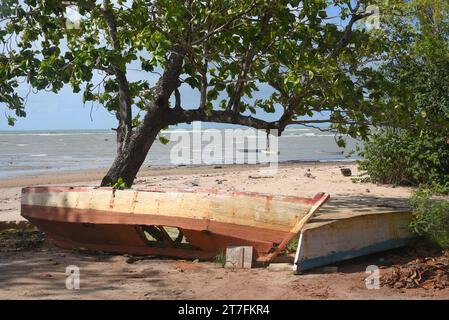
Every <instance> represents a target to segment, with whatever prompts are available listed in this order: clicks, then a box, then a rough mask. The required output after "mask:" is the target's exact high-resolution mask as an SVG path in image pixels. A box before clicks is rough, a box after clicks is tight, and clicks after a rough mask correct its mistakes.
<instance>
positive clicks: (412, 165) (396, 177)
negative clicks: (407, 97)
mask: <svg viewBox="0 0 449 320" xmlns="http://www.w3.org/2000/svg"><path fill="white" fill-rule="evenodd" d="M448 137H449V135H445V134H440V133H438V132H434V131H432V130H421V131H418V132H416V131H412V130H403V129H393V128H386V129H383V130H380V131H378V132H376V133H374V134H373V135H372V136H371V138H370V139H369V140H368V141H367V142H365V145H364V149H363V151H362V152H361V154H362V156H363V160H361V161H359V169H360V170H361V171H362V172H363V173H362V181H365V182H373V183H382V184H394V185H401V186H421V187H426V188H428V189H431V190H434V191H435V192H437V193H449V144H448V143H447V140H448Z"/></svg>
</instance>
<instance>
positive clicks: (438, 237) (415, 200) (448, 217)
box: [410, 189, 449, 249]
mask: <svg viewBox="0 0 449 320" xmlns="http://www.w3.org/2000/svg"><path fill="white" fill-rule="evenodd" d="M410 203H411V206H412V208H413V218H412V222H411V224H410V227H411V228H412V230H413V231H414V232H415V233H416V234H418V235H420V236H423V237H426V238H427V239H429V240H430V241H432V242H433V243H435V244H437V245H438V246H440V247H441V248H443V249H449V201H448V200H447V199H444V198H442V197H439V198H438V197H435V196H434V195H433V192H432V191H429V190H426V189H418V190H417V191H416V192H415V193H414V194H413V196H412V197H411V199H410Z"/></svg>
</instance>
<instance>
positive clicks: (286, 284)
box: [0, 162, 449, 299]
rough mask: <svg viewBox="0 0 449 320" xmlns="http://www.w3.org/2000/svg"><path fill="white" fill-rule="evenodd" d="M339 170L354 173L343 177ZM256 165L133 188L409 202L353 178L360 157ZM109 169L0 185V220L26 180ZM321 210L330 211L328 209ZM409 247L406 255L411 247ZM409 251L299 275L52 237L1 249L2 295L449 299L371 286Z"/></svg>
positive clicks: (57, 180)
mask: <svg viewBox="0 0 449 320" xmlns="http://www.w3.org/2000/svg"><path fill="white" fill-rule="evenodd" d="M341 167H347V168H350V169H351V171H352V173H353V176H352V177H344V176H343V175H342V174H341V172H340V169H341ZM259 169H260V167H258V166H210V167H175V168H160V167H151V168H145V169H144V170H142V172H141V173H140V174H139V175H138V178H137V180H136V184H135V186H134V187H135V188H141V187H167V188H169V187H177V188H183V187H185V188H216V189H221V190H228V191H230V190H239V191H256V192H265V193H273V194H286V195H297V196H307V197H309V196H313V195H314V194H316V193H317V192H320V191H325V192H328V193H330V194H331V197H332V198H333V199H338V198H345V197H346V198H347V197H350V198H351V199H357V198H358V199H364V198H366V197H369V198H371V199H376V198H383V199H384V198H388V199H398V200H399V201H406V199H407V197H408V195H409V193H410V191H411V189H409V188H403V187H394V186H378V185H374V184H367V183H354V182H353V178H354V177H356V176H357V175H358V171H357V165H356V163H353V162H351V163H342V162H335V163H318V162H310V163H289V164H281V165H280V166H279V170H278V172H277V173H276V174H275V175H274V176H272V177H263V178H262V177H261V176H260V174H259ZM103 173H104V170H91V171H80V172H66V173H64V174H59V173H58V174H46V175H44V176H42V175H34V176H33V175H28V176H21V177H19V178H16V179H10V180H2V181H0V192H1V195H0V220H1V221H3V222H5V221H20V220H22V218H21V216H20V188H21V187H22V186H26V185H37V184H53V185H55V184H57V185H64V184H65V185H66V184H70V185H96V184H98V181H99V180H100V178H101V177H102V174H103ZM323 209H324V208H323ZM404 250H405V251H404ZM408 258H410V256H409V255H408V253H407V251H406V249H401V250H394V251H392V252H391V251H390V252H387V253H381V254H377V255H374V256H369V257H365V258H358V259H355V260H351V261H346V262H344V263H340V264H339V265H338V271H337V272H336V273H323V271H322V270H321V271H320V270H312V271H309V272H307V273H305V274H302V275H293V274H292V272H290V271H282V272H272V271H269V270H268V269H266V268H254V269H250V270H230V269H224V268H222V267H221V265H220V264H218V263H213V262H196V261H185V260H176V259H160V258H144V259H140V258H132V257H129V256H126V255H110V254H98V253H85V252H74V251H68V250H63V249H60V248H56V247H53V246H52V245H50V244H47V243H45V244H44V245H43V246H41V247H39V248H34V249H29V248H25V249H23V250H18V251H15V252H2V254H1V256H0V299H11V298H17V299H36V298H37V299H68V298H75V299H383V298H387V299H404V298H432V299H435V298H448V297H449V292H448V290H439V291H434V290H424V289H413V290H405V289H390V288H386V287H382V288H381V289H380V290H368V289H367V288H366V287H365V283H364V279H365V277H366V274H365V269H366V266H367V265H369V264H379V261H383V266H382V272H389V267H390V264H392V263H394V262H397V261H399V260H401V259H402V260H403V259H408ZM71 264H72V265H77V266H79V267H80V269H81V289H80V290H67V289H66V288H65V277H66V276H65V273H64V272H65V268H66V266H67V265H71Z"/></svg>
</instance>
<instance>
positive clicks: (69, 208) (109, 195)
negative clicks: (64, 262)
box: [21, 187, 328, 260]
mask: <svg viewBox="0 0 449 320" xmlns="http://www.w3.org/2000/svg"><path fill="white" fill-rule="evenodd" d="M175 193H176V195H175V196H173V194H172V192H167V191H160V190H140V191H126V192H125V191H121V192H117V191H114V190H112V189H108V188H99V189H92V188H76V189H75V188H72V189H69V188H45V187H42V188H24V189H23V191H22V207H21V212H22V216H24V217H25V218H26V219H28V220H29V221H30V222H31V223H33V224H34V225H36V226H37V227H38V228H40V229H41V230H42V231H44V232H45V233H46V234H47V236H48V238H49V239H50V240H52V241H53V242H54V243H55V244H57V245H59V246H61V247H65V248H70V249H86V250H94V251H106V252H115V253H129V254H143V255H158V256H173V257H181V258H199V259H209V258H212V257H214V256H216V255H217V254H220V253H222V252H224V251H225V250H226V247H228V246H238V245H247V246H252V247H253V248H254V254H255V258H256V259H259V260H264V259H266V257H267V256H269V255H272V254H273V252H275V251H276V250H278V247H279V246H280V245H281V244H282V243H284V242H285V241H286V239H291V238H293V237H294V236H295V235H296V234H297V232H296V231H294V232H292V229H294V226H295V225H296V222H297V221H300V220H303V219H304V217H305V216H307V214H309V213H310V211H311V210H312V208H313V207H315V208H314V209H313V211H316V210H317V209H318V207H319V205H321V204H322V203H324V201H326V200H327V198H328V196H327V195H325V194H319V195H317V196H316V197H315V198H312V199H307V198H296V197H279V198H276V197H274V198H273V196H269V195H261V194H252V193H239V194H237V195H236V194H227V193H217V192H216V191H213V192H211V191H210V190H208V191H207V192H202V191H200V192H193V193H192V191H191V190H187V191H185V190H177V191H175ZM167 195H168V196H167ZM176 199H178V200H176ZM245 200H247V201H246V202H245ZM242 201H243V202H242ZM136 202H137V203H136ZM139 202H140V203H139ZM178 202H179V203H178ZM155 203H157V205H155ZM129 204H132V205H133V207H132V208H131V209H129V210H127V211H126V210H124V209H126V208H127V207H128V208H130V207H129ZM248 204H250V205H248ZM317 204H319V205H318V206H317ZM139 206H140V207H139ZM195 206H197V207H198V211H194V210H193V209H195ZM183 207H184V208H185V209H186V210H187V211H189V212H194V213H193V214H184V211H182V208H183ZM145 209H148V210H147V211H145ZM170 209H172V210H173V212H171V213H170ZM277 209H279V210H277ZM289 210H293V211H294V210H298V212H297V213H296V214H293V215H292V217H287V218H286V217H285V214H283V215H282V217H281V219H277V218H276V216H278V215H280V214H282V213H284V212H288V213H289V214H292V212H291V211H289ZM217 212H218V213H217ZM254 212H255V214H256V216H254ZM233 217H234V219H232V218H233ZM270 219H274V220H275V221H274V222H273V221H270ZM276 222H277V223H276ZM271 226H273V227H271ZM167 228H175V229H176V232H177V233H178V239H176V237H175V236H173V235H169V234H168V232H167V230H166V229H167ZM180 239H182V241H181V240H180Z"/></svg>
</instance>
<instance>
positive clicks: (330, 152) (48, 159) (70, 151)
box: [0, 128, 361, 179]
mask: <svg viewBox="0 0 449 320" xmlns="http://www.w3.org/2000/svg"><path fill="white" fill-rule="evenodd" d="M243 130H245V129H243ZM243 130H241V131H238V132H237V133H235V131H231V135H235V137H237V139H236V140H234V143H233V144H232V143H230V141H231V139H230V138H229V136H227V132H226V131H229V129H213V130H212V131H211V129H200V130H198V129H195V128H194V130H193V131H192V130H191V129H175V130H167V131H163V132H162V134H161V136H163V137H165V138H168V139H170V141H169V142H168V143H167V144H162V143H161V142H160V141H156V142H155V143H154V144H153V146H152V148H151V150H150V152H149V153H148V156H147V158H146V160H145V163H144V165H145V166H175V165H179V164H180V163H181V162H182V161H181V162H180V159H181V158H182V159H184V161H185V162H184V163H183V164H193V165H195V164H219V163H229V156H227V155H229V152H231V155H232V152H234V160H235V159H236V160H235V161H234V162H237V163H241V162H242V161H243V162H249V163H252V162H251V161H253V160H250V159H253V158H254V154H258V153H259V152H260V151H261V150H266V149H267V144H266V135H265V133H264V132H257V131H255V130H253V129H250V130H251V131H243ZM180 137H182V138H180ZM198 137H199V140H198ZM194 138H195V139H196V140H195V139H194ZM115 141H116V136H115V132H113V131H111V130H75V131H73V130H72V131H4V132H1V131H0V179H2V178H12V177H16V176H19V175H24V174H35V173H45V172H58V171H60V172H63V171H68V170H82V169H97V168H107V167H109V166H110V165H111V164H112V161H113V159H114V156H115V151H116V143H115ZM198 141H200V143H198ZM257 141H259V144H257ZM181 142H182V145H181ZM356 145H361V143H360V142H359V141H356V140H354V139H352V138H346V148H345V149H341V148H339V147H338V146H337V143H336V142H335V135H334V134H333V133H331V132H323V131H320V130H318V129H314V128H290V129H286V130H285V131H284V133H283V134H282V136H281V137H280V138H279V140H278V142H277V146H276V143H275V142H274V141H273V140H272V139H270V146H269V147H270V148H269V149H270V151H272V155H271V156H274V151H273V150H275V149H276V147H277V149H278V153H277V155H276V157H277V160H278V161H279V162H287V161H348V160H356V159H359V157H358V156H357V154H356V153H354V154H352V155H351V151H352V150H355V147H356ZM211 150H214V152H213V153H210V151H211ZM175 151H177V152H175ZM183 152H184V153H183ZM209 154H211V155H213V159H212V160H213V161H212V163H210V162H211V159H210V157H209V159H208V160H204V161H203V158H202V157H206V156H207V155H209ZM231 158H232V157H231ZM198 159H199V160H200V162H198ZM189 161H191V162H190V163H189ZM195 161H196V162H195ZM239 161H240V162H239ZM231 162H232V159H231Z"/></svg>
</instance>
